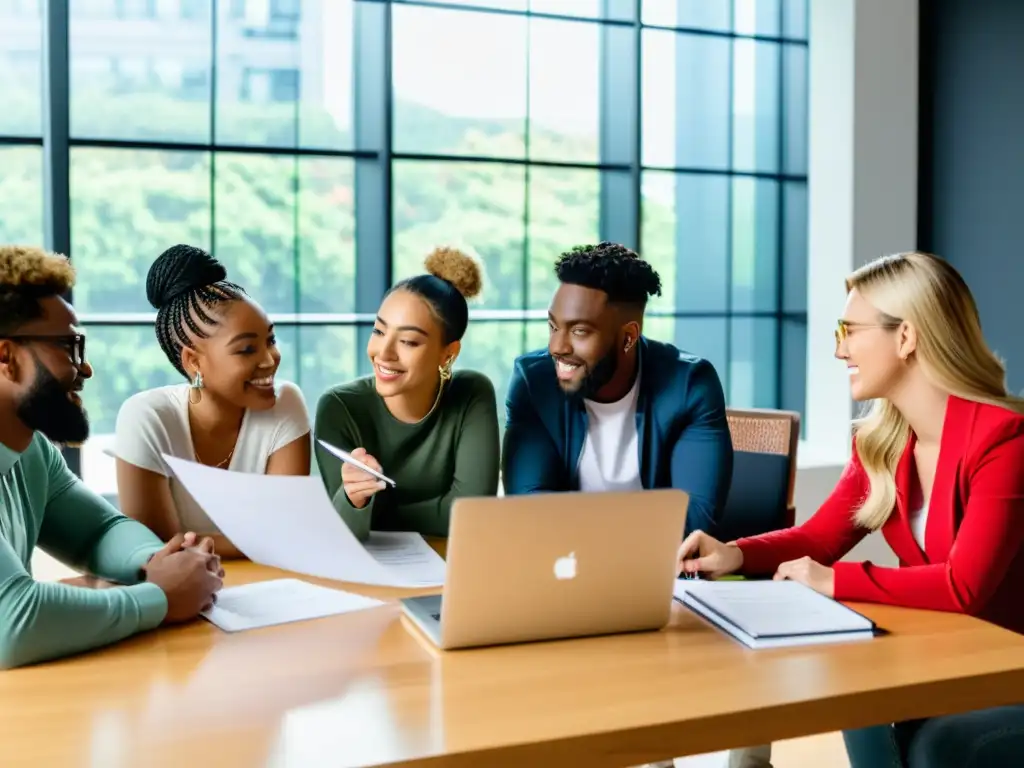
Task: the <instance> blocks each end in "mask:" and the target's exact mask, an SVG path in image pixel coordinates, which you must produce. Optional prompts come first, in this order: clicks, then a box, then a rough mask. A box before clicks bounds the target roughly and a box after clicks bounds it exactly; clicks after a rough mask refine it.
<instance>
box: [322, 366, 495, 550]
mask: <svg viewBox="0 0 1024 768" xmlns="http://www.w3.org/2000/svg"><path fill="white" fill-rule="evenodd" d="M315 429H316V436H317V437H318V438H320V439H322V440H324V441H326V442H328V443H330V444H332V445H335V446H337V447H338V448H342V449H344V450H346V451H352V450H353V449H355V448H365V449H366V450H367V452H368V453H369V454H370V455H371V456H373V457H374V458H375V459H377V461H379V462H380V465H381V468H382V469H383V471H384V474H385V475H387V476H388V477H390V478H391V479H392V480H394V481H395V487H394V488H392V487H390V486H388V488H386V489H385V490H382V491H378V492H377V493H376V494H375V495H374V496H373V497H372V499H371V500H370V502H369V503H368V504H367V505H366V506H365V507H363V508H362V509H356V508H355V507H353V506H352V504H351V502H350V501H349V500H348V496H346V495H345V489H344V487H343V486H342V484H341V461H340V460H338V459H337V458H335V457H334V456H333V455H332V454H330V453H329V452H327V451H325V450H324V449H323V448H322V447H321V446H320V444H319V443H317V444H316V459H317V465H318V466H319V468H320V475H321V477H322V478H323V481H324V485H325V486H326V488H327V492H328V493H329V494H330V496H331V499H332V500H333V501H334V508H335V509H337V510H338V514H339V515H341V517H342V519H343V520H344V521H345V523H346V524H347V525H348V527H349V528H350V529H351V530H352V532H353V533H355V535H356V536H357V537H358V538H360V539H361V540H365V539H366V538H367V537H368V536H369V535H370V530H371V529H373V530H391V531H415V532H416V533H422V534H426V535H428V536H447V535H448V522H449V519H450V515H451V505H452V502H453V501H455V499H456V498H458V497H460V496H495V495H497V493H498V465H499V462H500V452H501V447H500V444H499V437H498V412H497V403H496V402H495V394H494V385H492V384H491V381H490V379H488V378H487V377H486V376H484V375H483V374H482V373H477V372H475V371H456V372H455V374H454V375H453V376H452V378H451V381H449V382H448V385H447V386H446V387H445V390H444V392H443V393H442V395H441V399H440V401H439V402H438V403H437V405H436V406H435V407H434V409H433V410H432V411H431V412H430V413H428V414H427V415H426V416H425V417H424V418H423V419H421V420H420V421H418V422H416V423H415V424H406V423H405V422H402V421H399V420H398V419H396V418H395V417H394V416H392V415H391V412H390V411H389V410H388V409H387V406H386V405H385V404H384V400H383V399H382V398H381V397H380V395H378V394H377V390H376V387H375V385H374V381H373V377H366V378H361V379H356V380H355V381H352V382H349V383H347V384H342V385H340V386H337V387H334V388H333V389H329V390H328V391H327V392H325V393H324V394H323V396H322V397H321V398H320V402H319V403H318V405H317V410H316V428H315Z"/></svg>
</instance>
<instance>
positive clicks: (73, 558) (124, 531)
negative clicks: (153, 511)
mask: <svg viewBox="0 0 1024 768" xmlns="http://www.w3.org/2000/svg"><path fill="white" fill-rule="evenodd" d="M37 544H38V545H39V546H40V547H41V548H42V549H43V550H45V551H46V552H48V553H49V554H51V555H53V556H54V557H56V558H57V559H58V560H60V561H62V562H63V563H65V564H67V565H69V566H71V567H73V568H75V569H77V570H82V571H87V572H89V573H91V574H93V575H96V576H99V577H101V578H104V579H107V580H110V581H116V582H119V583H122V584H133V585H134V586H125V587H117V588H113V589H103V590H94V589H85V588H82V587H73V586H69V585H67V584H56V583H43V582H37V581H35V580H34V579H33V578H32V574H31V560H32V550H33V549H34V548H35V546H36V545H37ZM162 546H163V545H162V543H161V542H160V540H159V539H158V538H157V537H156V536H155V535H153V533H152V532H151V531H150V530H149V529H148V528H147V527H146V526H144V525H142V524H141V523H138V522H136V521H134V520H131V519H129V518H127V517H125V516H124V515H122V514H120V513H119V512H118V511H117V510H115V509H114V508H113V507H112V506H110V504H108V503H107V502H106V501H104V500H103V499H102V498H100V497H99V496H97V495H96V494H95V493H93V492H92V491H90V490H89V489H88V488H86V487H85V485H83V484H82V482H81V481H80V480H79V479H78V478H77V477H76V476H75V475H74V474H73V473H72V472H71V471H70V470H69V469H68V467H67V465H66V464H65V463H64V457H63V456H61V454H60V451H58V450H57V448H56V447H55V446H54V445H53V444H52V443H51V442H50V441H49V440H47V439H46V438H45V437H43V435H41V434H38V433H37V434H36V435H35V437H34V438H33V440H32V443H31V444H30V445H29V447H28V449H26V450H25V452H24V453H17V452H15V451H12V450H11V449H10V448H8V447H7V446H5V445H3V444H2V443H0V667H3V668H10V667H17V666H21V665H23V664H31V663H34V662H37V661H43V660H46V659H52V658H56V657H59V656H67V655H69V654H72V653H78V652H79V651H85V650H89V649H92V648H97V647H99V646H102V645H107V644H109V643H113V642H116V641H118V640H121V639H123V638H125V637H128V636H129V635H132V634H135V633H136V632H141V631H143V630H147V629H152V628H153V627H156V626H157V625H158V624H160V622H161V621H163V619H164V616H165V615H166V613H167V598H166V596H165V595H164V593H163V590H161V589H160V587H158V586H157V585H155V584H146V583H143V584H136V582H138V580H139V576H140V569H141V568H142V566H143V565H145V563H146V562H147V561H148V560H149V558H150V557H151V556H152V555H153V553H154V552H156V551H157V550H159V549H160V548H161V547H162Z"/></svg>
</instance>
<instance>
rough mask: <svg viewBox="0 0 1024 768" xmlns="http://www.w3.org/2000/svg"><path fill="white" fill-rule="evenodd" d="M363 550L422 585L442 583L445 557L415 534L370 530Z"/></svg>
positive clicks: (379, 561) (428, 585)
mask: <svg viewBox="0 0 1024 768" xmlns="http://www.w3.org/2000/svg"><path fill="white" fill-rule="evenodd" d="M366 551H367V552H369V553H370V554H371V555H373V557H374V559H375V560H376V561H377V562H378V563H380V564H381V565H384V566H387V567H389V568H400V569H401V570H402V574H403V576H404V577H405V578H407V579H410V580H415V581H418V582H419V583H420V584H421V585H422V586H425V587H430V586H433V585H435V584H442V583H444V570H445V563H444V560H442V559H441V556H440V555H438V554H437V552H435V551H434V550H433V549H432V548H431V546H430V545H429V544H427V542H426V541H424V540H423V537H422V536H420V535H419V534H418V533H409V532H405V531H402V532H392V531H373V532H372V533H371V534H370V540H369V541H367V542H366Z"/></svg>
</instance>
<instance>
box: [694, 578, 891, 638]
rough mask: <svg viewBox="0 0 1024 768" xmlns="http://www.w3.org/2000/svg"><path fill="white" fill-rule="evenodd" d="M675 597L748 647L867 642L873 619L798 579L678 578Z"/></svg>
mask: <svg viewBox="0 0 1024 768" xmlns="http://www.w3.org/2000/svg"><path fill="white" fill-rule="evenodd" d="M674 591H675V598H676V599H677V600H678V601H679V602H681V603H682V604H683V605H685V606H686V607H687V608H689V609H690V610H691V611H693V612H694V613H696V614H698V615H699V616H702V617H703V618H704V619H706V620H707V621H709V622H711V623H712V624H714V625H715V626H716V627H718V628H719V629H721V630H722V631H723V632H727V633H728V634H730V635H732V636H733V637H734V638H736V639H737V640H739V641H740V642H741V643H743V644H744V645H747V646H749V647H750V648H783V647H786V646H792V645H812V644H815V643H838V642H845V641H850V640H868V639H870V638H872V637H874V636H875V634H876V633H877V632H878V630H877V627H876V626H875V623H874V622H873V621H871V619H869V618H867V617H866V616H862V615H861V614H859V613H857V612H856V611H854V610H853V609H851V608H847V607H846V606H845V605H843V604H842V603H838V602H836V601H835V600H833V599H832V598H829V597H825V596H824V595H822V594H820V593H818V592H815V591H814V590H813V589H811V588H810V587H805V586H804V585H803V584H800V583H798V582H795V581H705V580H702V579H678V580H677V581H676V585H675V590H674Z"/></svg>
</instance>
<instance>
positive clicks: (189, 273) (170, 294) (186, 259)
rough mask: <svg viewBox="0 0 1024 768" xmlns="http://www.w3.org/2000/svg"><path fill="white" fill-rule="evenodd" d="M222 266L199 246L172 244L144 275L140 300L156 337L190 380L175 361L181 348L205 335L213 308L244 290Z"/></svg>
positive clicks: (215, 313) (214, 317)
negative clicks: (150, 313)
mask: <svg viewBox="0 0 1024 768" xmlns="http://www.w3.org/2000/svg"><path fill="white" fill-rule="evenodd" d="M227 276H228V272H227V270H226V269H224V265H223V264H221V263H220V262H219V261H217V260H216V259H215V258H213V256H211V255H210V254H208V253H207V252H206V251H204V250H203V249H202V248H196V247H195V246H193V245H175V246H171V247H170V248H168V249H167V250H166V251H164V252H163V253H161V254H160V255H159V256H158V257H157V259H156V261H154V262H153V266H151V267H150V268H149V274H148V275H146V298H147V299H149V303H150V304H152V305H153V306H154V307H155V308H156V310H157V312H156V339H157V342H159V344H160V348H161V349H162V350H163V351H164V354H165V355H167V359H168V360H169V361H170V363H171V365H173V366H174V367H175V369H176V370H177V371H178V373H180V374H181V375H182V376H184V377H185V378H186V379H187V378H190V377H189V373H188V371H186V370H185V367H184V366H183V365H182V362H181V352H182V349H184V348H185V347H189V348H192V349H194V348H195V340H196V339H205V338H209V335H210V333H209V329H210V328H211V327H213V326H216V325H217V324H218V323H219V320H218V314H219V310H220V309H221V308H222V307H223V305H224V304H226V303H228V302H231V301H237V300H238V299H241V298H242V297H243V296H245V291H243V290H242V289H241V287H239V286H237V285H235V284H234V283H229V282H228V281H227V279H226V278H227Z"/></svg>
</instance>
